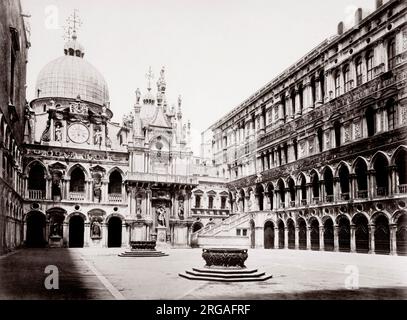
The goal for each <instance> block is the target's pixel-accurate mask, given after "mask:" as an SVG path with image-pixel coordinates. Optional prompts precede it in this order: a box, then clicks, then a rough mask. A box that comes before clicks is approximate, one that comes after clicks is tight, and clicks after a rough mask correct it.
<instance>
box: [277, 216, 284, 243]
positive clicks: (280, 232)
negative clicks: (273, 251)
mask: <svg viewBox="0 0 407 320" xmlns="http://www.w3.org/2000/svg"><path fill="white" fill-rule="evenodd" d="M284 229H285V226H284V222H283V221H282V220H280V221H279V222H278V248H279V249H284V243H285V236H284Z"/></svg>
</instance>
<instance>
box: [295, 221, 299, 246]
mask: <svg viewBox="0 0 407 320" xmlns="http://www.w3.org/2000/svg"><path fill="white" fill-rule="evenodd" d="M299 249H300V227H298V226H296V227H295V250H299Z"/></svg>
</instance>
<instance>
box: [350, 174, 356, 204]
mask: <svg viewBox="0 0 407 320" xmlns="http://www.w3.org/2000/svg"><path fill="white" fill-rule="evenodd" d="M349 180H350V181H349V183H350V189H349V197H350V200H353V199H356V198H357V194H356V190H357V188H356V182H357V181H356V174H355V173H350V174H349Z"/></svg>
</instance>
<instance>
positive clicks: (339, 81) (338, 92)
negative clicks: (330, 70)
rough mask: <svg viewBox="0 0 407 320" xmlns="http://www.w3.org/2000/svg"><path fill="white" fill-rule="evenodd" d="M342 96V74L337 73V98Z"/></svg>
mask: <svg viewBox="0 0 407 320" xmlns="http://www.w3.org/2000/svg"><path fill="white" fill-rule="evenodd" d="M340 94H341V73H340V72H339V71H337V72H336V73H335V97H339V95H340Z"/></svg>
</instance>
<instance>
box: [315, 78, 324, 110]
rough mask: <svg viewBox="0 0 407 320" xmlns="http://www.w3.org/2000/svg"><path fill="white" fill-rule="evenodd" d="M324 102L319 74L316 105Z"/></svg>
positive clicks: (316, 81) (316, 87) (316, 85)
mask: <svg viewBox="0 0 407 320" xmlns="http://www.w3.org/2000/svg"><path fill="white" fill-rule="evenodd" d="M322 104H323V101H322V87H321V79H320V78H319V74H317V75H316V76H315V106H320V105H322Z"/></svg>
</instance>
